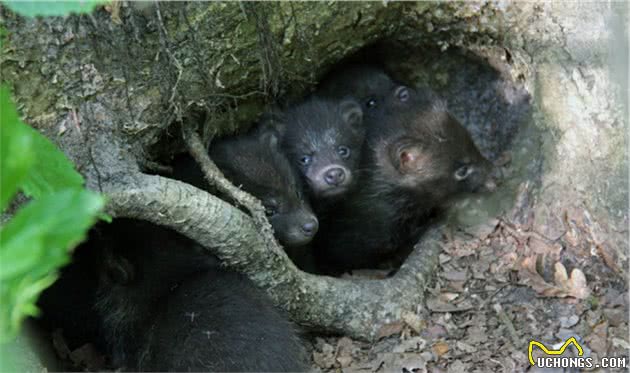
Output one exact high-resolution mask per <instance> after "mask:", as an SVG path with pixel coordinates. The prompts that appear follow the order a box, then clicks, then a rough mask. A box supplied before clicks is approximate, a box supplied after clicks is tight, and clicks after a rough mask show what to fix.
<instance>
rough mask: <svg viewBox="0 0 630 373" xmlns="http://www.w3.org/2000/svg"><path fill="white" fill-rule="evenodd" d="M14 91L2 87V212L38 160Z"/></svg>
mask: <svg viewBox="0 0 630 373" xmlns="http://www.w3.org/2000/svg"><path fill="white" fill-rule="evenodd" d="M10 96H11V93H10V91H9V89H8V88H7V87H6V86H0V211H4V208H5V207H6V206H7V204H8V203H9V201H10V200H11V197H12V196H13V195H14V194H15V192H16V191H17V189H18V186H19V185H20V183H21V182H22V181H23V180H25V178H26V177H27V172H28V171H29V169H30V168H31V166H32V165H33V163H34V161H35V154H34V153H33V151H32V149H33V141H32V137H31V134H30V133H29V132H28V130H27V128H26V126H25V125H23V124H22V123H21V122H20V119H19V118H18V114H17V111H16V110H15V105H13V103H12V102H11V98H10Z"/></svg>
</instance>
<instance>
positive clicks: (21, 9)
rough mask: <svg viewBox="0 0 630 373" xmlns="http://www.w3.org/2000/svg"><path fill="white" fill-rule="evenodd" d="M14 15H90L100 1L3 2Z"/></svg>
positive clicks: (15, 0) (13, 0) (11, 0)
mask: <svg viewBox="0 0 630 373" xmlns="http://www.w3.org/2000/svg"><path fill="white" fill-rule="evenodd" d="M2 3H3V4H4V5H6V6H7V8H9V9H11V10H12V11H14V12H15V13H18V14H20V15H22V16H26V17H35V16H66V15H68V14H70V13H90V12H91V11H92V10H93V9H94V7H96V6H97V5H98V4H102V3H104V1H102V0H75V1H23V0H9V1H7V0H5V1H3V2H2Z"/></svg>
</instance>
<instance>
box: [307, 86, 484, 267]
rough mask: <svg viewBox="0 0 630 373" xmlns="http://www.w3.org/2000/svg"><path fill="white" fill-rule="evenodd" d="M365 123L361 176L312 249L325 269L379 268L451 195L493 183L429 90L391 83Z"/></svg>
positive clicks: (465, 136)
mask: <svg viewBox="0 0 630 373" xmlns="http://www.w3.org/2000/svg"><path fill="white" fill-rule="evenodd" d="M366 127H367V135H366V151H365V154H364V158H363V162H362V170H363V173H362V175H361V179H360V180H359V182H358V185H357V187H356V188H354V189H353V190H352V191H351V192H350V193H349V194H348V198H347V199H346V200H344V201H343V202H342V203H341V204H340V205H339V207H338V208H337V209H336V210H335V211H332V212H330V216H328V217H327V218H322V219H320V221H323V222H322V228H321V230H320V235H319V236H318V238H317V239H316V240H315V242H314V246H315V247H314V254H315V255H316V260H317V262H318V263H319V266H320V268H321V269H322V271H324V272H333V273H335V272H337V273H338V272H340V271H344V270H351V269H356V268H368V267H374V266H376V265H377V263H379V261H381V260H383V259H385V258H387V257H388V256H390V255H392V254H393V253H396V252H398V251H400V250H401V249H403V248H406V247H410V246H411V245H412V244H413V243H414V241H415V240H417V239H418V235H419V234H420V232H421V229H422V227H423V225H424V223H426V222H427V220H428V219H429V217H430V216H431V214H432V213H433V212H435V211H436V210H438V209H439V208H440V207H443V206H444V205H445V204H446V203H447V202H448V201H449V200H450V199H451V198H453V197H455V196H457V195H460V194H462V193H466V192H475V191H480V190H483V189H484V188H486V187H488V188H490V189H491V188H492V187H493V185H492V183H491V182H489V181H488V180H489V174H490V172H491V170H492V165H491V163H490V162H489V161H487V160H486V159H485V158H483V156H482V155H481V154H480V153H479V151H478V149H477V147H476V146H475V144H474V143H473V142H472V140H471V138H470V136H469V134H468V132H467V131H466V130H465V129H464V128H463V127H462V126H461V125H460V123H459V122H458V121H457V120H455V119H454V118H453V116H451V115H450V114H449V112H448V110H447V109H446V106H445V104H444V102H443V101H441V100H440V99H438V98H437V97H436V96H435V95H433V94H432V93H431V92H430V91H428V90H427V91H414V90H412V89H410V88H407V87H405V86H397V87H394V88H393V89H392V90H390V93H389V94H388V95H387V97H386V99H385V101H384V103H383V106H382V107H381V108H380V109H379V110H378V112H375V115H374V116H369V117H366Z"/></svg>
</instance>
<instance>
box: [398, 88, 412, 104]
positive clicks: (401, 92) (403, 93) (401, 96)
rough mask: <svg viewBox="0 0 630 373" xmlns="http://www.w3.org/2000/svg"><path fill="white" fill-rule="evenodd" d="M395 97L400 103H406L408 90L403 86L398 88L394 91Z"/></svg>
mask: <svg viewBox="0 0 630 373" xmlns="http://www.w3.org/2000/svg"><path fill="white" fill-rule="evenodd" d="M396 97H397V98H398V100H399V101H400V102H407V101H408V100H409V89H407V87H405V86H400V87H398V88H397V89H396Z"/></svg>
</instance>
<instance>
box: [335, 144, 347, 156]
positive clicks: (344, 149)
mask: <svg viewBox="0 0 630 373" xmlns="http://www.w3.org/2000/svg"><path fill="white" fill-rule="evenodd" d="M337 153H338V154H339V156H340V157H341V158H348V157H349V156H350V149H349V148H348V147H347V146H343V145H342V146H340V147H338V148H337Z"/></svg>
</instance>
